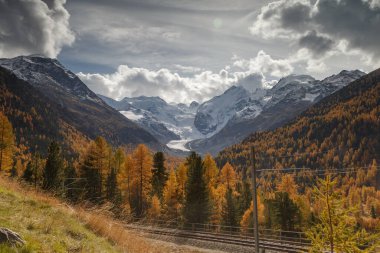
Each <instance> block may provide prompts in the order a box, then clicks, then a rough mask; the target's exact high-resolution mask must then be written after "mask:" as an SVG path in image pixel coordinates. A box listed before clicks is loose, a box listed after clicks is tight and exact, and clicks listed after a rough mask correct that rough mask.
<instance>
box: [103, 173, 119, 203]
mask: <svg viewBox="0 0 380 253" xmlns="http://www.w3.org/2000/svg"><path fill="white" fill-rule="evenodd" d="M118 192H119V191H118V187H117V175H116V169H115V168H112V169H111V172H110V174H109V175H108V177H107V181H106V199H107V200H108V201H110V202H112V203H114V204H115V203H116V200H117V197H118Z"/></svg>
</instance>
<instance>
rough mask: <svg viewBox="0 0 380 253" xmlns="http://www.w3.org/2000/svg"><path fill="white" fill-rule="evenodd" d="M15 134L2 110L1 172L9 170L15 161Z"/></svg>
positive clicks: (0, 136)
mask: <svg viewBox="0 0 380 253" xmlns="http://www.w3.org/2000/svg"><path fill="white" fill-rule="evenodd" d="M13 148H14V135H13V127H12V124H11V123H10V122H9V120H8V118H7V117H6V116H5V115H4V114H3V113H2V112H0V172H2V171H6V172H8V171H9V170H10V169H11V167H12V163H13Z"/></svg>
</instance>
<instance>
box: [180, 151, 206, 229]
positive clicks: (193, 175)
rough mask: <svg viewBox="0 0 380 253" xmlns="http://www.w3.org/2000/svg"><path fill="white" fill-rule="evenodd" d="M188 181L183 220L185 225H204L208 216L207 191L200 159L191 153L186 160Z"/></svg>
mask: <svg viewBox="0 0 380 253" xmlns="http://www.w3.org/2000/svg"><path fill="white" fill-rule="evenodd" d="M186 165H187V168H188V173H187V175H188V179H187V183H186V197H185V205H184V218H185V221H186V222H187V223H206V222H208V220H209V216H210V209H211V206H210V196H209V189H208V186H207V184H206V182H205V180H204V177H203V175H204V167H203V162H202V158H201V157H200V156H199V155H197V154H196V153H195V152H192V153H191V154H190V155H189V157H188V158H187V164H186Z"/></svg>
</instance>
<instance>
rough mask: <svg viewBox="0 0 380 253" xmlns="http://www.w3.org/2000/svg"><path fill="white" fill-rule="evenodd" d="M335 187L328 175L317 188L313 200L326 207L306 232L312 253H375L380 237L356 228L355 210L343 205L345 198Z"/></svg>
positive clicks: (334, 182) (323, 207)
mask: <svg viewBox="0 0 380 253" xmlns="http://www.w3.org/2000/svg"><path fill="white" fill-rule="evenodd" d="M336 184H337V181H336V180H332V179H331V177H330V176H327V177H326V179H325V180H323V179H319V182H318V185H317V186H316V187H315V188H314V197H315V199H316V201H319V202H321V203H322V204H323V206H322V211H321V212H320V214H319V216H318V222H317V223H316V224H314V226H312V227H311V228H310V229H309V231H307V233H306V235H307V237H308V238H309V239H310V241H311V245H312V247H311V249H310V252H313V253H314V252H315V253H317V252H330V253H334V252H336V253H344V252H354V253H355V252H368V253H369V252H376V249H377V247H379V246H380V234H379V233H373V234H370V233H368V232H367V231H366V230H364V229H357V228H356V224H357V222H356V219H355V217H354V214H355V213H356V211H355V210H354V209H353V208H346V207H345V206H344V201H345V199H344V198H343V197H342V196H341V195H340V194H338V192H337V191H336V189H335V188H336V187H335V186H336Z"/></svg>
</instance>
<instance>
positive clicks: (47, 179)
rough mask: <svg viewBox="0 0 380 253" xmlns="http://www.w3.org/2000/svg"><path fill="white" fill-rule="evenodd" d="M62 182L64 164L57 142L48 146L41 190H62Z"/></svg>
mask: <svg viewBox="0 0 380 253" xmlns="http://www.w3.org/2000/svg"><path fill="white" fill-rule="evenodd" d="M63 180H64V163H63V158H62V154H61V148H60V146H59V145H58V143H57V142H55V141H53V142H52V143H50V145H49V150H48V157H47V160H46V164H45V168H44V172H43V183H42V188H43V189H45V190H59V189H62V186H63Z"/></svg>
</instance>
